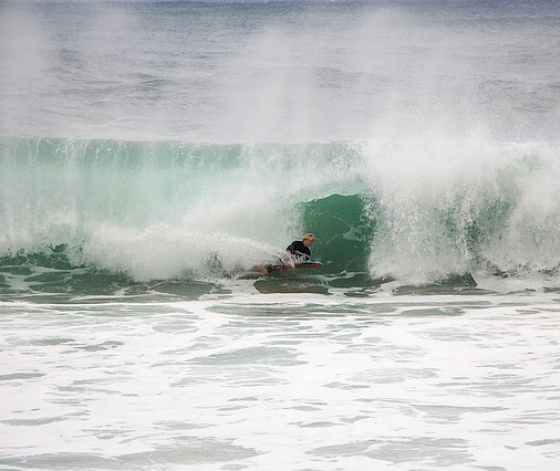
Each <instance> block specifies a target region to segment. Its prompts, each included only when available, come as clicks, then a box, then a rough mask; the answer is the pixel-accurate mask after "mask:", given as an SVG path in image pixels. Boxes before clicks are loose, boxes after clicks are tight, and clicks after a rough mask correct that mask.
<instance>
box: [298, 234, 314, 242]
mask: <svg viewBox="0 0 560 471" xmlns="http://www.w3.org/2000/svg"><path fill="white" fill-rule="evenodd" d="M301 240H310V241H312V242H315V236H314V235H313V234H311V232H308V233H307V234H303V237H302V238H301Z"/></svg>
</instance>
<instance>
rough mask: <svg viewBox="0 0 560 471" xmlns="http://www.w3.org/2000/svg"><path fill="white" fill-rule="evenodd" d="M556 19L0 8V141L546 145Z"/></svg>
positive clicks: (145, 6)
mask: <svg viewBox="0 0 560 471" xmlns="http://www.w3.org/2000/svg"><path fill="white" fill-rule="evenodd" d="M467 5H468V7H467ZM557 15H558V11H557V9H556V8H551V7H550V5H549V3H548V2H534V3H531V4H530V5H525V4H523V3H516V2H514V3H511V4H508V5H502V6H492V5H484V4H480V5H477V4H472V5H471V4H469V3H465V4H464V5H461V4H459V5H448V4H447V3H446V2H429V3H426V4H424V3H423V4H422V6H420V5H416V6H415V5H412V6H405V5H404V4H403V5H399V4H396V5H391V4H388V3H384V2H373V3H354V2H341V3H338V2H330V3H326V2H317V3H313V2H310V3H308V2H280V3H277V2H271V3H268V4H265V5H263V4H262V3H258V4H251V3H243V4H240V3H236V2H233V3H226V4H216V3H209V4H208V3H191V2H167V3H164V4H161V3H150V2H147V3H135V2H132V3H99V2H90V3H87V4H80V3H74V2H72V3H67V2H62V3H51V2H47V3H43V2H41V3H40V4H29V3H27V2H26V3H23V4H22V3H17V2H3V3H2V16H1V19H0V21H2V26H3V27H2V28H1V31H2V32H1V33H0V34H1V35H2V38H1V39H2V41H1V44H2V46H0V47H1V51H2V57H3V59H2V60H3V63H5V64H6V67H3V68H2V73H1V75H0V80H1V83H2V88H1V90H2V91H1V93H2V97H1V98H2V102H3V104H4V106H3V111H2V121H1V123H2V125H1V128H0V129H1V131H2V133H3V134H10V135H22V134H23V135H46V136H60V137H80V138H92V137H101V138H107V137H111V138H117V139H128V138H135V139H138V138H147V137H148V138H168V137H172V138H178V139H181V140H186V141H205V142H206V141H214V142H215V141H221V142H223V141H226V142H255V141H261V142H263V141H264V142H279V141H281V142H284V141H290V142H293V141H300V142H301V141H303V142H315V141H325V140H327V141H330V140H340V139H342V140H347V139H370V138H386V139H391V140H408V139H418V138H421V139H423V140H426V139H427V140H429V141H434V140H435V141H437V140H440V139H465V138H472V137H475V138H486V139H490V140H494V139H497V140H499V141H501V140H508V141H511V140H513V141H527V140H543V139H544V140H551V139H552V140H557V139H558V130H557V127H556V126H555V125H554V122H555V118H556V117H557V116H558V110H559V99H558V84H557V81H556V80H555V79H554V77H556V76H558V72H559V70H558V67H559V66H558V61H556V60H555V58H557V55H558V50H557V46H556V45H557V44H558V42H559V39H560V38H559V34H560V33H559V32H558V28H557V27H556V25H557V21H556V20H558V16H557ZM537 38H538V39H537Z"/></svg>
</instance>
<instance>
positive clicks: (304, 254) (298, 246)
mask: <svg viewBox="0 0 560 471" xmlns="http://www.w3.org/2000/svg"><path fill="white" fill-rule="evenodd" d="M286 250H287V251H288V252H290V253H291V254H292V255H296V256H298V257H300V258H301V259H302V260H311V250H310V249H309V247H306V246H305V245H304V244H303V241H302V240H294V241H293V242H292V243H291V244H290V245H288V247H287V248H286Z"/></svg>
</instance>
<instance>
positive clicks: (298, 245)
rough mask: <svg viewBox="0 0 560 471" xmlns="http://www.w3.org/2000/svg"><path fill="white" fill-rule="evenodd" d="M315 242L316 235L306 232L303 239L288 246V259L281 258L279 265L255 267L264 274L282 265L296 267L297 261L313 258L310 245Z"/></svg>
mask: <svg viewBox="0 0 560 471" xmlns="http://www.w3.org/2000/svg"><path fill="white" fill-rule="evenodd" d="M314 242H315V236H314V235H313V234H312V233H311V232H308V233H307V234H304V235H303V236H302V238H301V240H294V241H293V242H292V243H291V244H290V245H288V247H286V255H287V257H286V259H285V260H283V259H279V260H278V264H277V265H272V264H268V265H257V266H256V267H255V269H256V270H257V271H258V272H260V273H261V274H262V275H269V274H270V273H271V272H272V270H274V269H275V268H278V267H279V266H282V265H289V266H291V267H292V268H294V267H295V264H296V263H299V262H306V261H308V260H311V249H310V247H311V246H312V245H313V243H314Z"/></svg>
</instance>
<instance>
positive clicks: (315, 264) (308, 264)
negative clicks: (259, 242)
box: [274, 260, 323, 270]
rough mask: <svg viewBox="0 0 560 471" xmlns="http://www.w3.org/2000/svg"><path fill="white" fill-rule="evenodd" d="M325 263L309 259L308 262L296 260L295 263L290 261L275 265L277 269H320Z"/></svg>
mask: <svg viewBox="0 0 560 471" xmlns="http://www.w3.org/2000/svg"><path fill="white" fill-rule="evenodd" d="M322 266H323V264H322V263H321V262H317V261H316V260H309V261H306V262H296V263H294V264H293V265H292V264H289V263H280V264H278V265H274V269H276V270H292V269H296V270H301V269H302V268H314V269H315V270H318V269H319V268H321V267H322Z"/></svg>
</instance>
